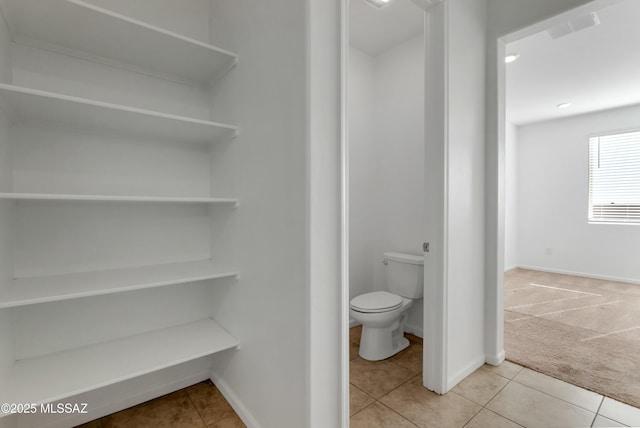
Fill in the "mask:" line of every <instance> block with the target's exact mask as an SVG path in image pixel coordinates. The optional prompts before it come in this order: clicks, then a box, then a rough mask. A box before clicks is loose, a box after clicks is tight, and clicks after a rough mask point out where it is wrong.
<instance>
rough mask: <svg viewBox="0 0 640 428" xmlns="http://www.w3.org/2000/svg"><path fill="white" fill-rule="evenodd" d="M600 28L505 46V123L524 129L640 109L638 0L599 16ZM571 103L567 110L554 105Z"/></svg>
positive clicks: (543, 35)
mask: <svg viewBox="0 0 640 428" xmlns="http://www.w3.org/2000/svg"><path fill="white" fill-rule="evenodd" d="M597 14H598V17H599V19H600V25H596V26H594V27H590V28H586V29H584V30H581V31H578V32H575V33H572V34H569V35H567V36H564V37H561V38H558V39H555V40H554V39H552V38H551V37H550V36H549V34H547V32H546V31H545V32H542V33H538V34H535V35H533V36H530V37H527V38H525V39H522V40H519V41H517V42H514V43H511V44H509V45H508V46H507V53H509V52H517V53H519V54H520V57H519V58H518V60H517V61H515V62H513V63H511V64H506V68H507V120H509V121H510V122H512V123H514V124H516V125H523V124H527V123H533V122H538V121H543V120H549V119H554V118H559V117H565V116H571V115H576V114H581V113H587V112H593V111H598V110H604V109H610V108H615V107H621V106H626V105H632V104H640V25H639V24H640V22H639V21H640V1H639V0H624V1H621V2H620V3H617V4H613V5H611V6H608V7H606V8H604V9H600V10H598V11H597ZM565 102H570V103H571V106H570V107H568V108H566V109H558V108H557V107H556V105H558V104H560V103H565Z"/></svg>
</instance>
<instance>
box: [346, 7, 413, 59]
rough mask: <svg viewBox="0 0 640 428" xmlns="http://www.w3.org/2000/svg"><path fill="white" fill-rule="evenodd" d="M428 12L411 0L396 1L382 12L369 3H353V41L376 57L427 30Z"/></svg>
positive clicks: (350, 38) (350, 19)
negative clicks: (425, 21) (425, 15)
mask: <svg viewBox="0 0 640 428" xmlns="http://www.w3.org/2000/svg"><path fill="white" fill-rule="evenodd" d="M423 28H424V12H423V11H422V9H420V8H418V6H416V5H415V4H414V3H413V2H412V1H411V0H393V1H391V2H390V3H389V4H387V5H386V6H384V7H382V8H380V9H378V8H376V7H373V6H371V5H370V4H369V3H367V2H366V1H365V0H351V1H350V2H349V42H350V44H351V46H352V47H354V48H356V49H359V50H361V51H363V52H365V53H367V54H369V55H372V56H376V55H379V54H381V53H382V52H384V51H386V50H388V49H390V48H392V47H393V46H396V45H397V44H399V43H402V42H404V41H405V40H408V39H410V38H411V37H414V36H416V35H418V34H421V33H422V32H423V31H424V30H423Z"/></svg>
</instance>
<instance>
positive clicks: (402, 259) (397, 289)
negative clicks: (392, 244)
mask: <svg viewBox="0 0 640 428" xmlns="http://www.w3.org/2000/svg"><path fill="white" fill-rule="evenodd" d="M384 261H385V276H386V277H387V289H388V290H389V291H390V292H392V293H394V294H397V295H399V296H402V297H408V298H410V299H419V298H421V297H422V296H423V294H424V271H423V268H424V257H423V256H416V255H414V254H404V253H384Z"/></svg>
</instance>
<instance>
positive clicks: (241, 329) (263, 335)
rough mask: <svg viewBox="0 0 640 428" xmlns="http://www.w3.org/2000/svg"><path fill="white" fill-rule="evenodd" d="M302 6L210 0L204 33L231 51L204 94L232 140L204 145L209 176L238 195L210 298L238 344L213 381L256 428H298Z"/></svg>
mask: <svg viewBox="0 0 640 428" xmlns="http://www.w3.org/2000/svg"><path fill="white" fill-rule="evenodd" d="M305 10H306V9H305V3H304V2H300V1H292V0H274V1H270V2H256V1H249V0H216V1H214V2H213V8H212V14H211V29H212V40H215V41H218V40H223V41H224V45H225V47H227V48H230V49H233V50H234V51H236V52H237V53H238V55H239V58H240V64H239V65H238V67H237V68H236V69H234V70H233V71H232V72H231V73H229V74H228V75H226V76H225V77H224V79H222V80H221V81H219V82H218V83H217V85H216V86H215V87H214V89H213V97H212V103H213V108H214V111H216V113H217V116H218V117H219V120H221V121H223V122H224V121H227V122H230V123H234V124H237V125H238V126H239V127H240V135H239V136H238V138H237V139H236V140H235V141H233V142H231V143H229V144H222V145H216V146H215V147H214V149H213V151H212V154H213V156H212V158H213V165H214V166H213V168H212V177H211V180H212V187H213V188H215V189H218V191H220V192H224V191H225V189H228V190H227V192H229V194H233V195H235V196H237V197H238V198H239V199H240V207H239V208H238V210H237V212H236V213H234V215H233V216H231V218H230V219H229V221H228V222H227V223H226V224H225V228H224V230H221V231H220V234H219V235H217V236H215V237H214V242H217V243H218V244H220V245H221V248H225V249H227V251H225V253H226V254H221V255H220V256H221V257H222V258H224V259H229V260H230V261H231V262H232V263H234V265H236V266H239V269H240V270H241V279H240V280H239V281H238V282H237V283H236V284H234V286H233V287H231V288H229V289H228V290H224V294H223V293H222V292H223V290H219V291H220V292H219V293H217V294H216V295H215V298H218V299H224V305H223V306H222V307H221V308H220V309H219V312H218V315H217V320H218V321H219V322H220V323H221V324H222V325H224V326H225V328H227V329H228V330H229V332H230V333H231V334H233V335H234V336H235V337H237V338H238V339H239V341H240V351H239V352H237V353H235V354H233V355H232V356H231V358H229V359H228V360H226V361H220V362H219V364H216V365H215V367H214V369H213V372H212V376H213V379H214V382H216V384H217V385H218V386H219V387H220V388H221V389H222V390H223V392H224V393H226V394H229V393H231V394H232V395H231V396H230V398H231V400H232V402H233V404H235V405H236V406H238V407H237V410H239V413H241V416H242V417H243V418H244V419H245V420H247V423H248V424H249V425H250V426H251V425H255V426H256V427H258V426H260V427H263V428H269V427H283V428H284V427H303V426H305V425H306V415H307V413H306V412H307V409H306V399H305V393H304V391H305V389H306V387H307V380H306V364H305V363H306V360H305V356H306V346H307V344H306V338H305V331H306V325H305V320H306V319H307V317H308V316H309V314H308V309H307V306H306V292H307V291H306V289H305V281H306V279H305V275H306V272H307V267H306V261H305V248H306V244H307V240H306V232H305V226H306V225H305V198H306V193H305V174H306V165H305V150H306V146H305V139H306V135H305V131H306V127H305V123H306V116H305V111H306V106H305V100H306V97H305V91H306V89H305V83H306V82H305V60H306V57H305V55H306V45H305V37H304V33H305ZM227 172H232V173H231V174H228V173H227ZM227 192H225V193H227ZM334 253H335V254H336V257H338V256H339V255H338V254H337V253H336V251H335V250H334ZM327 273H329V272H327ZM336 287H337V283H336ZM216 291H218V290H216ZM337 309H338V308H336V310H337ZM333 335H334V337H335V339H336V341H337V340H339V331H335V332H333ZM335 373H336V375H337V373H338V371H337V370H336V372H335ZM325 376H326V374H325ZM334 394H335V392H334Z"/></svg>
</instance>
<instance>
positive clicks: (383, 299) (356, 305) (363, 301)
mask: <svg viewBox="0 0 640 428" xmlns="http://www.w3.org/2000/svg"><path fill="white" fill-rule="evenodd" d="M350 306H351V309H353V310H354V311H357V312H364V313H379V312H389V311H392V310H394V309H397V308H399V307H400V306H402V297H400V296H398V295H396V294H392V293H389V292H387V291H375V292H373V293H366V294H361V295H360V296H357V297H354V298H353V299H352V300H351V305H350Z"/></svg>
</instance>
